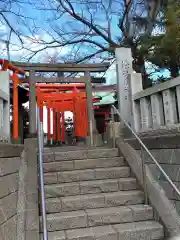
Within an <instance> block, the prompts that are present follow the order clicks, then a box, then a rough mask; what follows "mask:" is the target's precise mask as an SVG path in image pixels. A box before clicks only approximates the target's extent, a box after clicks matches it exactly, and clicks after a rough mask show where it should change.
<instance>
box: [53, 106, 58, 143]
mask: <svg viewBox="0 0 180 240" xmlns="http://www.w3.org/2000/svg"><path fill="white" fill-rule="evenodd" d="M56 116H57V115H56V111H55V109H53V143H56V141H57V117H56Z"/></svg>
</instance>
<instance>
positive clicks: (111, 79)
mask: <svg viewBox="0 0 180 240" xmlns="http://www.w3.org/2000/svg"><path fill="white" fill-rule="evenodd" d="M30 2H31V4H21V6H20V7H21V11H20V14H23V15H24V16H26V17H27V18H26V19H25V22H26V23H27V25H28V26H29V27H30V28H31V29H34V27H36V28H35V31H34V32H33V33H34V35H35V37H37V38H38V39H40V40H42V39H44V40H46V41H49V40H51V39H52V38H51V37H50V36H48V33H49V34H53V35H54V36H55V35H56V39H58V38H59V37H58V35H57V34H56V33H55V32H54V31H53V29H52V26H53V27H56V29H58V28H62V29H63V28H65V29H66V30H69V31H70V30H72V28H73V29H74V30H79V29H83V25H82V24H80V23H77V22H74V21H73V22H72V19H71V18H70V17H69V16H67V14H65V15H64V16H63V17H62V18H61V19H59V20H56V21H54V20H53V19H54V14H53V12H52V11H46V12H45V11H44V10H43V8H44V6H43V4H44V5H46V4H47V2H48V0H44V1H43V0H42V2H41V1H36V0H30ZM13 10H14V11H15V12H18V11H19V8H17V7H16V6H15V5H13ZM76 10H77V11H79V12H81V9H80V8H79V7H77V8H76ZM112 10H113V11H117V12H122V6H121V5H120V4H118V5H117V4H114V6H113V9H112ZM91 13H92V14H93V20H94V21H95V22H96V23H97V24H99V25H100V26H101V27H105V26H107V19H106V18H105V14H104V12H103V10H102V9H100V8H98V9H97V10H96V11H94V12H93V11H91ZM85 16H86V17H87V18H88V17H89V16H90V15H89V13H88V12H87V10H85ZM109 16H110V15H108V17H109ZM111 16H112V19H111V34H112V39H113V40H115V41H117V37H121V32H120V30H119V28H118V26H117V24H118V18H119V17H117V16H116V14H115V13H114V14H111ZM8 17H9V20H10V21H11V22H12V23H13V26H14V27H15V28H16V29H18V30H19V31H22V32H23V33H24V34H25V35H27V36H29V37H31V36H32V33H31V32H30V31H29V29H28V28H26V27H23V25H22V24H24V23H23V22H22V21H20V20H19V18H17V17H15V16H14V15H12V14H11V15H9V16H8ZM31 18H32V19H33V21H32V19H31ZM34 23H35V24H34ZM70 26H71V27H70ZM6 31H7V29H6V28H5V29H1V28H0V37H2V36H3V38H4V37H5V36H6V34H5V32H6ZM33 37H34V36H33ZM78 37H79V36H77V38H78ZM5 39H6V37H5ZM91 39H94V40H96V41H99V42H100V43H104V40H102V38H99V37H93V38H91ZM14 41H15V42H16V43H17V41H18V40H17V38H14ZM25 42H26V44H27V46H28V47H29V46H30V47H31V48H32V49H37V47H38V46H37V44H35V43H33V44H32V43H31V41H30V40H27V39H25ZM71 50H72V48H71V47H66V48H65V47H64V48H63V49H57V51H59V52H60V54H59V56H60V61H61V60H62V58H63V57H64V56H66V55H67V54H69V53H70V52H71ZM87 51H89V52H93V51H95V49H94V48H93V47H92V46H90V45H89V46H88V45H87V44H81V54H82V55H83V53H85V52H87ZM25 52H26V51H24V50H18V51H17V48H15V47H14V51H11V59H12V60H17V61H21V60H23V55H24V54H26V53H25ZM55 53H56V49H49V50H48V51H47V54H48V55H53V54H55ZM45 55H46V53H40V54H39V55H37V57H36V58H34V60H33V61H35V62H36V61H38V62H40V61H46V59H45ZM2 56H4V55H2ZM5 57H6V56H5ZM96 61H101V59H99V57H98V58H96ZM149 71H151V69H150V68H149ZM159 74H160V75H161V73H159ZM162 74H165V75H167V74H168V71H163V72H162ZM156 77H157V74H155V75H154V79H155V78H156ZM106 78H107V84H114V83H116V71H115V68H114V67H112V69H109V70H108V71H107V73H106ZM104 95H106V97H104V98H103V101H106V100H108V99H110V101H112V100H113V99H112V94H111V95H110V96H107V93H104Z"/></svg>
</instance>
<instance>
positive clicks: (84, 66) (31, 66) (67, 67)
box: [12, 62, 109, 72]
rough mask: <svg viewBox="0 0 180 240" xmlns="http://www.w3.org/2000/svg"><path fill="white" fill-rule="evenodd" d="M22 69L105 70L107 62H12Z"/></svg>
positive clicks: (40, 70) (43, 70) (46, 70)
mask: <svg viewBox="0 0 180 240" xmlns="http://www.w3.org/2000/svg"><path fill="white" fill-rule="evenodd" d="M12 63H13V65H15V66H16V67H18V68H21V69H23V70H24V71H30V70H34V71H35V72H105V71H106V70H107V69H108V68H109V63H97V64H72V63H56V64H52V63H23V62H12Z"/></svg>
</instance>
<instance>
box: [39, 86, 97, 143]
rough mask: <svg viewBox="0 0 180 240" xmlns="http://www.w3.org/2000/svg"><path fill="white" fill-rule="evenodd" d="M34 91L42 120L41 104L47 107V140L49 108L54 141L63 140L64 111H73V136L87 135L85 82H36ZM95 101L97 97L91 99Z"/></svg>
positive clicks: (49, 119)
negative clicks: (51, 113) (51, 115)
mask: <svg viewBox="0 0 180 240" xmlns="http://www.w3.org/2000/svg"><path fill="white" fill-rule="evenodd" d="M36 93H37V103H38V107H39V108H40V118H41V121H42V122H43V106H46V107H47V133H48V142H50V141H51V131H50V129H51V124H52V123H51V117H50V112H51V109H52V110H53V141H54V142H55V143H56V142H58V143H59V142H64V141H65V119H64V112H65V111H71V112H73V113H74V123H75V136H76V137H82V138H85V137H87V136H88V113H87V103H86V93H85V84H68V85H67V84H36ZM97 101H99V99H98V98H94V99H93V102H97ZM60 118H61V124H60Z"/></svg>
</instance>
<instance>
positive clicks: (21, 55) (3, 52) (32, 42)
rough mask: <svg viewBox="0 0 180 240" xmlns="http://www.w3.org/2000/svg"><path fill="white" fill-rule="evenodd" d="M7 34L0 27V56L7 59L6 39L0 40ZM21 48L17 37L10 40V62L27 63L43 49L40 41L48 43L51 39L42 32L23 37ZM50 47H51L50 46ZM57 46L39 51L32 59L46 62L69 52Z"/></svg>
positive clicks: (65, 48)
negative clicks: (49, 58) (49, 57)
mask: <svg viewBox="0 0 180 240" xmlns="http://www.w3.org/2000/svg"><path fill="white" fill-rule="evenodd" d="M5 34H7V29H6V28H5V27H3V26H2V25H0V56H1V57H4V58H7V56H8V54H7V43H6V42H5V41H6V39H7V38H6V39H4V38H2V37H1V35H3V36H4V35H5ZM21 39H22V41H23V46H22V45H21V43H20V41H19V39H18V37H17V36H13V37H12V38H11V44H10V45H9V53H10V60H14V61H27V60H28V59H29V58H30V57H31V56H32V55H33V53H34V52H36V51H37V52H38V51H39V50H40V49H43V48H44V47H45V44H42V41H44V42H48V41H50V40H52V39H51V36H50V35H48V34H47V33H46V32H42V33H41V34H39V35H35V36H32V37H23V36H21ZM51 46H52V45H51ZM56 46H57V44H54V48H53V47H51V48H47V49H46V50H43V51H39V52H38V53H37V54H36V55H35V56H34V57H33V59H32V61H34V62H43V61H45V62H47V58H48V56H55V55H58V56H59V58H60V57H62V56H65V55H66V54H67V53H68V52H69V51H70V47H68V46H67V47H63V48H62V47H56Z"/></svg>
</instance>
